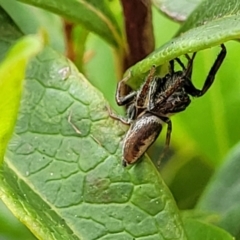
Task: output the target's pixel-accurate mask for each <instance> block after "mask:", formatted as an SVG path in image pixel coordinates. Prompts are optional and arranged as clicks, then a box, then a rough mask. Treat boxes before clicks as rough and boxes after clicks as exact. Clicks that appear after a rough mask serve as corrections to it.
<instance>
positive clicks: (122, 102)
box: [115, 74, 137, 106]
mask: <svg viewBox="0 0 240 240" xmlns="http://www.w3.org/2000/svg"><path fill="white" fill-rule="evenodd" d="M130 77H131V74H128V75H127V76H126V77H125V78H123V79H122V80H121V81H120V82H119V83H118V85H117V91H116V95H115V99H116V102H117V104H118V105H119V106H122V105H126V104H128V103H130V102H131V101H133V99H134V97H135V96H136V95H137V92H135V91H133V92H130V93H129V94H128V95H126V96H122V89H123V85H125V82H126V81H127V80H128V79H129V78H130Z"/></svg>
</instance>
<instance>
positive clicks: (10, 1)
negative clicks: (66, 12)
mask: <svg viewBox="0 0 240 240" xmlns="http://www.w3.org/2000/svg"><path fill="white" fill-rule="evenodd" d="M0 5H1V6H2V8H4V10H5V11H6V12H7V13H8V14H9V15H10V17H11V18H12V19H13V20H14V22H15V23H16V24H17V25H18V27H19V28H20V29H21V31H22V32H23V33H24V34H26V35H27V34H34V33H36V32H37V31H38V29H40V28H44V30H46V32H47V34H48V38H49V45H50V46H51V47H52V48H54V49H55V50H57V51H59V52H62V53H63V52H65V39H64V37H65V35H64V33H63V31H62V30H63V21H62V19H61V18H60V17H59V16H57V15H56V14H52V13H50V12H48V11H45V10H42V9H40V8H36V7H33V6H30V5H27V4H23V3H20V2H18V1H16V0H0Z"/></svg>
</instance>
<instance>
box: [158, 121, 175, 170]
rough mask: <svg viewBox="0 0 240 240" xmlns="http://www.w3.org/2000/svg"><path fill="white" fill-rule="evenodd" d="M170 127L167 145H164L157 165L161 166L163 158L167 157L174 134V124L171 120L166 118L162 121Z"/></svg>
mask: <svg viewBox="0 0 240 240" xmlns="http://www.w3.org/2000/svg"><path fill="white" fill-rule="evenodd" d="M161 119H162V118H161ZM162 120H163V121H164V122H165V123H166V124H167V125H168V126H167V134H166V140H165V145H164V149H163V151H162V153H161V155H160V157H159V160H158V162H157V165H158V166H160V163H161V160H162V159H163V157H164V156H165V154H166V152H167V151H168V149H169V145H170V140H171V133H172V122H171V120H170V119H169V118H164V119H162Z"/></svg>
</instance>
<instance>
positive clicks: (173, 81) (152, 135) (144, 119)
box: [109, 44, 226, 166]
mask: <svg viewBox="0 0 240 240" xmlns="http://www.w3.org/2000/svg"><path fill="white" fill-rule="evenodd" d="M185 56H186V57H187V61H188V63H187V66H186V67H185V66H184V64H183V63H182V62H181V60H180V59H179V58H176V59H173V60H171V61H170V69H169V73H168V74H167V75H165V76H164V77H163V78H161V77H159V76H155V75H154V74H155V70H156V68H155V66H152V68H151V70H150V72H149V74H148V76H147V77H146V79H145V82H144V83H143V85H142V86H141V87H140V89H139V90H138V91H133V92H131V93H129V94H128V95H126V96H122V94H121V89H122V87H123V84H125V83H126V81H127V80H128V79H129V76H128V77H126V78H124V79H123V80H121V81H120V82H119V83H118V86H117V91H116V102H117V104H118V105H119V106H123V105H128V107H127V119H126V118H123V117H119V116H116V115H115V114H113V113H112V112H109V114H110V116H111V117H112V118H114V119H117V120H119V121H121V122H122V123H124V124H127V125H130V128H129V130H128V132H127V134H126V136H125V138H124V142H123V166H127V165H128V164H133V163H135V162H136V161H137V160H138V159H139V158H140V157H141V156H142V155H143V154H144V153H145V152H146V151H147V149H148V148H149V147H150V146H151V145H152V144H153V143H154V142H155V140H156V139H157V137H158V136H159V134H160V132H161V130H162V126H163V124H167V134H166V140H165V149H167V148H168V147H169V144H170V138H171V132H172V122H171V120H170V116H171V115H173V114H175V113H178V112H181V111H184V110H185V109H186V107H187V106H188V105H189V104H190V103H191V99H190V96H192V97H201V96H203V95H204V94H205V93H206V92H207V90H208V89H209V88H210V87H211V85H212V83H213V81H214V78H215V75H216V73H217V71H218V69H219V68H220V66H221V64H222V62H223V60H224V58H225V56H226V48H225V46H224V45H223V44H221V51H220V53H219V54H218V56H217V59H216V60H215V62H214V64H213V66H212V67H211V69H210V71H209V73H208V76H207V78H206V80H205V82H204V85H203V87H202V89H201V90H199V89H197V88H196V87H195V86H194V85H193V83H192V80H191V75H192V67H193V61H194V58H195V56H196V52H195V53H193V54H192V57H191V58H190V57H189V56H188V55H187V54H186V55H185ZM175 62H176V63H178V64H179V65H180V67H181V68H182V70H181V71H174V65H175ZM189 95H190V96H189Z"/></svg>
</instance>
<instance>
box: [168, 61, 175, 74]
mask: <svg viewBox="0 0 240 240" xmlns="http://www.w3.org/2000/svg"><path fill="white" fill-rule="evenodd" d="M169 64H170V69H169V70H170V74H173V73H174V59H172V60H171V61H170V62H169Z"/></svg>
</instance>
